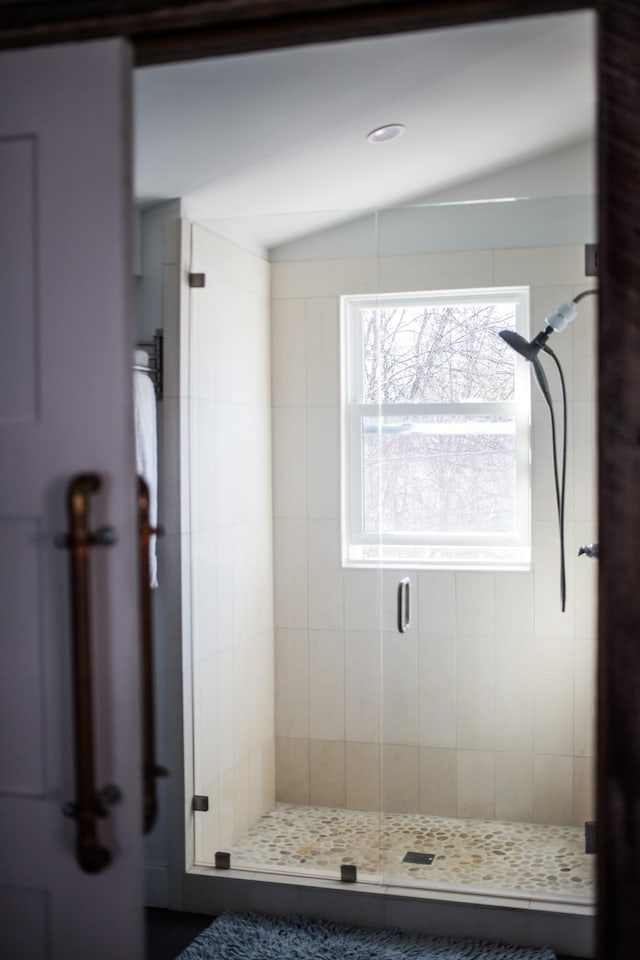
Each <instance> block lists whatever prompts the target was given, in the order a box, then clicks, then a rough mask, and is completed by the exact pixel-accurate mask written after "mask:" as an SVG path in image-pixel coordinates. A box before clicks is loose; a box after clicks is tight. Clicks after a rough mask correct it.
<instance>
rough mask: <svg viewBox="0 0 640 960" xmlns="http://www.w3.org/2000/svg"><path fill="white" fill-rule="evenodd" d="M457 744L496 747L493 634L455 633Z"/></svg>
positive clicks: (471, 748) (470, 746) (461, 745)
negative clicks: (456, 639)
mask: <svg viewBox="0 0 640 960" xmlns="http://www.w3.org/2000/svg"><path fill="white" fill-rule="evenodd" d="M456 683H457V691H456V714H457V745H458V747H460V748H462V749H465V750H493V749H494V748H495V734H496V716H495V712H496V711H495V640H494V637H493V635H484V636H479V635H475V636H472V635H471V634H458V641H457V647H456Z"/></svg>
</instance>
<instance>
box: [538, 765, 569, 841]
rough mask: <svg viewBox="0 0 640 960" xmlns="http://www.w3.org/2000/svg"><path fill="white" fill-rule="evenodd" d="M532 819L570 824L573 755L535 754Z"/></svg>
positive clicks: (541, 821) (539, 821)
mask: <svg viewBox="0 0 640 960" xmlns="http://www.w3.org/2000/svg"><path fill="white" fill-rule="evenodd" d="M533 819H534V822H535V823H558V824H570V823H573V758H572V757H555V756H540V755H537V756H535V757H534V760H533Z"/></svg>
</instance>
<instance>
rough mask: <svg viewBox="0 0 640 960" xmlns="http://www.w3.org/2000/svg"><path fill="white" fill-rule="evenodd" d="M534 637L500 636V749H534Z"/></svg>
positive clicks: (498, 731) (497, 729) (498, 667)
mask: <svg viewBox="0 0 640 960" xmlns="http://www.w3.org/2000/svg"><path fill="white" fill-rule="evenodd" d="M533 695H534V677H533V637H531V636H529V637H524V636H518V635H515V636H506V635H504V636H497V637H496V741H495V742H496V750H510V751H525V750H526V751H528V752H529V755H531V752H532V750H533V719H534V714H533V705H534V699H533Z"/></svg>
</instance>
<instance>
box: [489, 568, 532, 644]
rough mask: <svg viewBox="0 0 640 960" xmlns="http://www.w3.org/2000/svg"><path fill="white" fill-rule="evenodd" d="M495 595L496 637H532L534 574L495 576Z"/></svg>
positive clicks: (500, 574)
mask: <svg viewBox="0 0 640 960" xmlns="http://www.w3.org/2000/svg"><path fill="white" fill-rule="evenodd" d="M494 594H495V625H496V636H506V637H530V636H532V635H533V574H532V573H531V572H527V573H524V572H523V573H507V572H504V573H497V574H495V576H494Z"/></svg>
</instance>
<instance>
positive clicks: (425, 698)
mask: <svg viewBox="0 0 640 960" xmlns="http://www.w3.org/2000/svg"><path fill="white" fill-rule="evenodd" d="M418 677H419V683H420V691H419V698H420V699H419V712H420V741H419V742H420V745H421V746H424V747H455V746H456V638H455V634H451V633H444V634H442V633H428V634H425V633H421V634H420V636H419V638H418Z"/></svg>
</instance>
